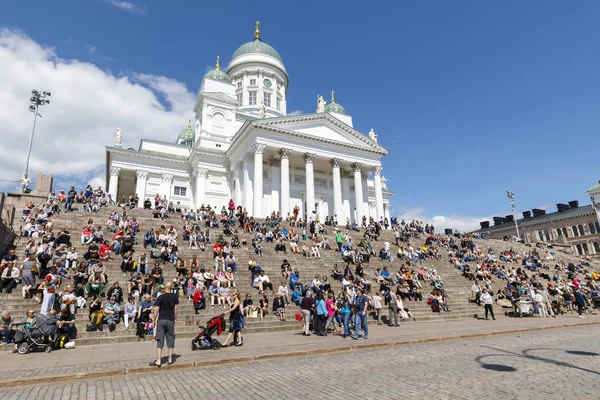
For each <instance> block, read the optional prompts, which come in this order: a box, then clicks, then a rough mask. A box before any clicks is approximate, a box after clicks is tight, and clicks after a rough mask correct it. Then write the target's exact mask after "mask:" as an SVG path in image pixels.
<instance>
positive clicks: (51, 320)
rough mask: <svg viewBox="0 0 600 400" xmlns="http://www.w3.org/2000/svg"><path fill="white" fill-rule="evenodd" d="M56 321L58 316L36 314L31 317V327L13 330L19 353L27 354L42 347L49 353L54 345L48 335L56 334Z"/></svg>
mask: <svg viewBox="0 0 600 400" xmlns="http://www.w3.org/2000/svg"><path fill="white" fill-rule="evenodd" d="M57 322H58V318H56V317H55V316H53V315H43V314H38V315H37V316H36V317H35V318H34V319H33V323H32V325H31V327H29V328H23V329H21V330H19V331H17V332H15V344H17V345H18V347H17V351H18V352H19V354H27V353H29V352H31V351H36V350H38V349H42V348H43V349H44V351H46V353H50V352H51V351H52V349H53V346H54V343H53V342H52V341H51V340H50V336H54V335H56V332H57V331H58V327H57V326H56V323H57Z"/></svg>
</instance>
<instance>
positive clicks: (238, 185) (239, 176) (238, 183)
mask: <svg viewBox="0 0 600 400" xmlns="http://www.w3.org/2000/svg"><path fill="white" fill-rule="evenodd" d="M243 167H244V163H243V162H242V161H238V162H236V163H235V170H234V172H233V178H234V179H235V199H234V201H235V206H236V207H237V206H238V205H240V204H242V203H243V200H242V181H243V179H244V173H243V172H242V171H243Z"/></svg>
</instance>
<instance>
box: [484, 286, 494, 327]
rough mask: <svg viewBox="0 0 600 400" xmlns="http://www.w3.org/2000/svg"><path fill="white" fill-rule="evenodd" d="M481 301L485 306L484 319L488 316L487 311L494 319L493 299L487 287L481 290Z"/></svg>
mask: <svg viewBox="0 0 600 400" xmlns="http://www.w3.org/2000/svg"><path fill="white" fill-rule="evenodd" d="M481 301H482V302H483V307H484V308H485V319H489V318H488V313H489V314H491V315H492V319H493V320H494V321H495V320H496V317H494V306H493V304H494V299H493V298H492V295H491V294H489V292H488V290H487V289H483V290H482V291H481Z"/></svg>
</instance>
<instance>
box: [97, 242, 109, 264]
mask: <svg viewBox="0 0 600 400" xmlns="http://www.w3.org/2000/svg"><path fill="white" fill-rule="evenodd" d="M98 255H99V256H100V259H101V260H102V261H106V260H108V259H109V258H110V243H108V240H105V241H104V242H102V244H101V245H100V249H99V250H98Z"/></svg>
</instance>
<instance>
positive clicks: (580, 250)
mask: <svg viewBox="0 0 600 400" xmlns="http://www.w3.org/2000/svg"><path fill="white" fill-rule="evenodd" d="M577 254H579V255H580V256H582V255H583V249H582V247H581V245H580V244H578V245H577Z"/></svg>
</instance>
